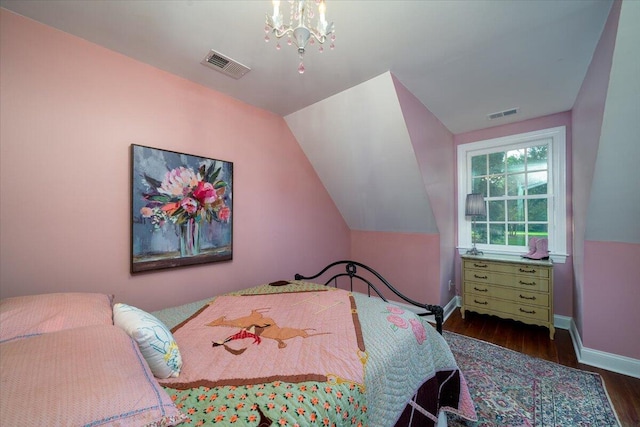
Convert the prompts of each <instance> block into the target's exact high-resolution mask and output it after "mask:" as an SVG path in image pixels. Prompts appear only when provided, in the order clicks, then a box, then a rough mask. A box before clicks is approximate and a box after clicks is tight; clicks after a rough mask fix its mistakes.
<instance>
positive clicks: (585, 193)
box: [571, 1, 621, 334]
mask: <svg viewBox="0 0 640 427" xmlns="http://www.w3.org/2000/svg"><path fill="white" fill-rule="evenodd" d="M620 6H621V2H619V1H616V2H614V3H613V5H612V6H611V11H610V12H609V17H608V18H607V22H606V24H605V27H604V30H603V31H602V36H601V37H600V40H599V41H598V45H597V46H596V50H595V52H594V53H593V58H592V59H591V64H590V65H589V68H588V70H587V75H586V76H585V78H584V81H583V82H582V86H581V87H580V92H578V96H577V98H576V102H575V104H574V105H573V110H572V124H571V127H572V129H573V135H574V143H573V165H574V167H573V182H575V183H576V185H575V186H574V187H575V188H574V191H573V206H574V210H575V215H574V220H573V221H574V237H573V239H574V243H573V250H574V265H573V267H574V274H575V300H574V301H575V302H574V304H575V307H574V313H575V322H576V325H577V327H578V331H579V332H580V333H581V334H582V333H583V324H582V321H583V313H585V312H584V309H583V306H584V301H583V293H584V289H585V283H584V277H585V269H587V268H588V266H587V265H586V264H585V262H584V260H585V253H584V249H585V248H584V246H585V241H584V238H585V231H586V226H587V209H588V207H589V195H590V194H591V186H592V183H593V171H594V170H595V165H596V158H597V156H598V146H599V144H600V131H601V129H602V120H603V117H604V107H605V102H606V100H607V89H608V87H609V74H610V72H611V64H612V60H613V50H614V47H615V43H616V33H617V31H618V20H619V18H620ZM585 314H586V313H585Z"/></svg>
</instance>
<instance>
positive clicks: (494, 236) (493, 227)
mask: <svg viewBox="0 0 640 427" xmlns="http://www.w3.org/2000/svg"><path fill="white" fill-rule="evenodd" d="M489 230H490V231H491V241H490V242H489V243H490V244H492V245H504V244H506V241H507V240H506V238H505V231H504V224H489Z"/></svg>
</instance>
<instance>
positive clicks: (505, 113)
mask: <svg viewBox="0 0 640 427" xmlns="http://www.w3.org/2000/svg"><path fill="white" fill-rule="evenodd" d="M514 114H518V109H517V108H510V109H509V110H504V111H499V112H497V113H492V114H487V117H488V118H489V120H495V119H499V118H500V117H507V116H513V115H514Z"/></svg>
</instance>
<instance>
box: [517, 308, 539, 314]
mask: <svg viewBox="0 0 640 427" xmlns="http://www.w3.org/2000/svg"><path fill="white" fill-rule="evenodd" d="M520 311H521V312H523V313H527V314H536V311H535V310H531V311H527V310H523V309H520Z"/></svg>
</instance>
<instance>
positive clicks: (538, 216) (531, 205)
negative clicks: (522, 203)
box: [527, 199, 548, 222]
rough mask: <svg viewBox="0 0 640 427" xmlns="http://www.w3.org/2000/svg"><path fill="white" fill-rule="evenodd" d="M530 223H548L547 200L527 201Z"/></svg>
mask: <svg viewBox="0 0 640 427" xmlns="http://www.w3.org/2000/svg"><path fill="white" fill-rule="evenodd" d="M527 214H528V219H529V221H545V222H546V221H547V218H548V217H547V199H530V200H528V201H527Z"/></svg>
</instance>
